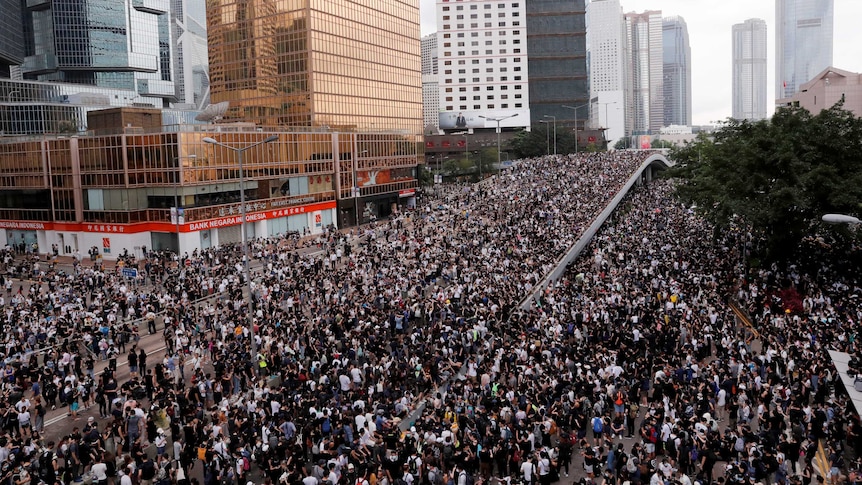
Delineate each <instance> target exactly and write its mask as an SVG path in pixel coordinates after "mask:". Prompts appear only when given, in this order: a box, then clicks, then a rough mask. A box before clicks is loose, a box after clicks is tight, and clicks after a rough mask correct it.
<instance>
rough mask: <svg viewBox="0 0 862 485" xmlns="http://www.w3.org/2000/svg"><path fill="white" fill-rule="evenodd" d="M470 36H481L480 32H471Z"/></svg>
mask: <svg viewBox="0 0 862 485" xmlns="http://www.w3.org/2000/svg"><path fill="white" fill-rule="evenodd" d="M470 37H479V32H470Z"/></svg>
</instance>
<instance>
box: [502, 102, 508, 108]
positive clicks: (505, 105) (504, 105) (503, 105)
mask: <svg viewBox="0 0 862 485" xmlns="http://www.w3.org/2000/svg"><path fill="white" fill-rule="evenodd" d="M500 107H501V108H508V107H509V105H508V104H506V103H503V104H501V105H500Z"/></svg>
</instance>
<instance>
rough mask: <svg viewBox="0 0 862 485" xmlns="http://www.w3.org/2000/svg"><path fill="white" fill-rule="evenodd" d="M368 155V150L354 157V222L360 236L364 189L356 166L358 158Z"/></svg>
mask: <svg viewBox="0 0 862 485" xmlns="http://www.w3.org/2000/svg"><path fill="white" fill-rule="evenodd" d="M373 125H374V123H372V126H373ZM366 153H368V150H362V151H361V152H359V153H357V154H356V156H355V157H353V190H352V192H353V220H355V221H356V230H357V234H359V232H358V231H359V224H360V223H361V222H362V221H360V220H359V196H360V195H361V194H362V189H360V188H359V181H358V180H356V164H357V163H359V160H357V158H359V156H360V155H365V154H366Z"/></svg>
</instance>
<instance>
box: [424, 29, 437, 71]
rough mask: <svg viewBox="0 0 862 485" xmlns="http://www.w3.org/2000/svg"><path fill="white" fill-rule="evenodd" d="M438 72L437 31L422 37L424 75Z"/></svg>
mask: <svg viewBox="0 0 862 485" xmlns="http://www.w3.org/2000/svg"><path fill="white" fill-rule="evenodd" d="M426 74H437V33H436V32H435V33H433V34H428V35H426V36H425V37H422V75H423V76H424V75H426Z"/></svg>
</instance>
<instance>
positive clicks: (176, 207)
mask: <svg viewBox="0 0 862 485" xmlns="http://www.w3.org/2000/svg"><path fill="white" fill-rule="evenodd" d="M188 158H190V159H192V160H194V159H196V158H198V156H197V155H194V154H193V155H189V156H188ZM182 159H183V157H177V159H176V161H177V182H176V183H175V184H174V210H175V211H176V217H175V219H174V222H176V230H177V256H179V255H180V249H181V245H180V202H179V200H180V199H179V190H180V185H182V183H183V169H182V167H181V166H180V162H182ZM183 205H185V204H183Z"/></svg>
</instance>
